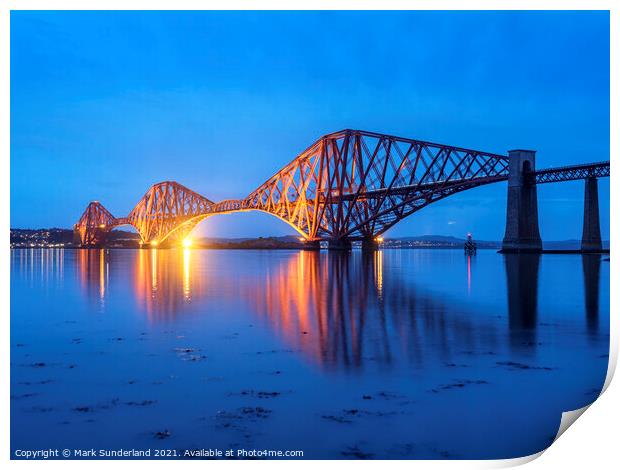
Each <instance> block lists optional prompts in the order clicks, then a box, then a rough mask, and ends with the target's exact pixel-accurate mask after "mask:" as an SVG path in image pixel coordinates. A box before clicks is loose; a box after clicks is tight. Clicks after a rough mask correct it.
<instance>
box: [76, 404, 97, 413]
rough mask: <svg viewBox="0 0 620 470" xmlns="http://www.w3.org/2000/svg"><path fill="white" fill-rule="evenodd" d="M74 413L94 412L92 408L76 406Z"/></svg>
mask: <svg viewBox="0 0 620 470" xmlns="http://www.w3.org/2000/svg"><path fill="white" fill-rule="evenodd" d="M73 411H78V412H80V413H90V412H91V411H94V409H93V407H92V406H76V407H74V408H73Z"/></svg>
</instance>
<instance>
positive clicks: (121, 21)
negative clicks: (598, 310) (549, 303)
mask: <svg viewBox="0 0 620 470" xmlns="http://www.w3.org/2000/svg"><path fill="white" fill-rule="evenodd" d="M344 128H351V129H364V130H369V131H375V132H383V133H387V134H393V135H398V136H404V137H410V138H415V139H422V140H429V141H433V142H439V143H444V144H450V145H456V146H461V147H469V148H474V149H477V150H483V151H489V152H496V153H503V154H505V153H507V151H508V150H509V149H513V148H528V149H535V150H537V152H538V153H537V167H538V168H539V169H540V168H545V167H552V166H561V165H570V164H576V163H582V162H596V161H602V160H609V157H610V155H609V15H608V13H607V12H386V13H383V12H381V13H377V12H13V13H12V14H11V227H13V228H39V227H66V228H70V227H71V226H72V225H73V224H74V223H75V222H76V221H77V220H78V218H79V217H80V215H81V213H82V211H83V210H84V208H85V207H86V205H87V204H88V202H89V201H91V200H99V201H100V202H101V203H102V204H103V205H104V206H105V207H106V208H108V209H109V210H110V211H111V212H112V214H114V215H115V216H118V217H121V216H125V215H127V214H128V213H129V212H130V210H131V209H132V208H133V206H134V205H135V204H136V203H137V202H138V200H139V199H140V198H141V197H142V195H143V194H144V193H145V192H146V191H147V189H148V188H149V187H150V186H151V185H152V184H154V183H156V182H159V181H164V180H176V181H178V182H179V183H181V184H184V185H185V186H188V187H189V188H191V189H193V190H195V191H197V192H199V193H200V194H202V195H204V196H206V197H208V198H209V199H211V200H213V201H218V200H221V199H230V198H242V197H244V196H246V195H247V194H248V193H250V192H251V191H252V190H254V189H255V188H256V187H258V186H259V185H260V184H261V183H263V182H264V181H265V180H266V179H267V178H268V177H270V176H271V175H272V174H274V173H275V172H276V171H277V170H279V169H280V168H281V167H282V166H284V165H285V164H286V163H288V162H289V161H290V160H292V159H293V158H294V157H295V156H296V155H297V154H298V153H300V152H301V151H303V150H304V149H305V148H306V147H308V146H309V145H310V144H311V143H312V142H314V141H315V140H317V139H318V138H319V137H320V136H321V135H323V134H326V133H330V132H333V131H337V130H340V129H344ZM538 191H539V192H538V195H539V213H540V226H541V236H542V238H543V240H561V239H568V238H574V239H579V238H581V230H582V217H583V191H584V184H583V181H576V182H570V183H560V184H547V185H541V186H540V187H539V189H538ZM599 191H600V208H601V229H602V235H603V238H605V239H608V238H609V180H608V179H602V180H600V182H599ZM505 212H506V183H499V184H495V185H490V186H486V187H482V188H478V189H473V190H469V191H466V192H464V193H461V194H457V195H455V196H452V197H449V198H447V199H445V200H443V201H440V202H438V203H434V204H432V205H430V206H428V207H427V208H425V209H423V210H422V211H420V212H418V213H416V214H414V215H412V216H410V217H409V218H407V219H405V220H404V221H402V222H400V223H399V224H397V225H396V226H395V227H394V228H392V229H391V230H390V231H389V232H388V233H387V236H406V235H423V234H440V235H454V236H460V237H463V236H464V235H465V234H466V233H467V232H468V231H471V232H473V234H474V237H475V238H478V239H488V240H500V239H501V238H502V237H503V234H504V224H505ZM197 232H198V233H200V234H203V235H207V236H228V237H247V236H266V235H285V234H294V231H293V230H292V229H291V228H290V227H289V226H288V225H286V224H285V223H284V222H282V221H280V220H278V219H276V218H275V217H272V216H269V215H267V214H262V213H240V214H234V215H220V216H217V217H213V218H209V219H208V220H207V221H205V222H203V223H202V224H201V225H200V226H199V228H198V229H197Z"/></svg>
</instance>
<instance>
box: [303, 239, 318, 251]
mask: <svg viewBox="0 0 620 470" xmlns="http://www.w3.org/2000/svg"><path fill="white" fill-rule="evenodd" d="M320 249H321V241H320V240H306V241H304V242H302V250H320Z"/></svg>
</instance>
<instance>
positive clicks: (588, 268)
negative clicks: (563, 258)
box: [581, 254, 601, 333]
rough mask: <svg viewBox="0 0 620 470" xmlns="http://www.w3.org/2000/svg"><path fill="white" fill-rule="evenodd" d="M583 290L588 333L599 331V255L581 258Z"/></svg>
mask: <svg viewBox="0 0 620 470" xmlns="http://www.w3.org/2000/svg"><path fill="white" fill-rule="evenodd" d="M581 265H582V267H583V281H584V288H585V304H586V321H587V324H588V331H589V332H590V333H598V330H599V297H600V284H601V274H600V273H601V255H596V254H592V255H590V254H588V255H582V256H581Z"/></svg>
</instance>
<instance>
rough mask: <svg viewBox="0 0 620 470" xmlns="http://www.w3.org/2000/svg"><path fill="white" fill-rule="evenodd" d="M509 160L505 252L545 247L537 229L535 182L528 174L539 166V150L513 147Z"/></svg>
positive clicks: (535, 250)
mask: <svg viewBox="0 0 620 470" xmlns="http://www.w3.org/2000/svg"><path fill="white" fill-rule="evenodd" d="M508 157H509V159H510V161H509V164H508V205H507V209H506V232H505V235H504V240H503V242H502V249H501V252H502V253H528V252H529V253H532V252H534V253H535V252H540V251H542V240H541V239H540V231H539V229H538V195H537V192H536V184H535V182H533V181H529V179H528V177H527V174H528V173H530V172H533V171H535V170H536V151H534V150H510V151H509V152H508Z"/></svg>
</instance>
